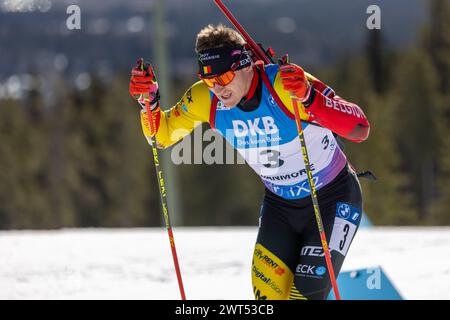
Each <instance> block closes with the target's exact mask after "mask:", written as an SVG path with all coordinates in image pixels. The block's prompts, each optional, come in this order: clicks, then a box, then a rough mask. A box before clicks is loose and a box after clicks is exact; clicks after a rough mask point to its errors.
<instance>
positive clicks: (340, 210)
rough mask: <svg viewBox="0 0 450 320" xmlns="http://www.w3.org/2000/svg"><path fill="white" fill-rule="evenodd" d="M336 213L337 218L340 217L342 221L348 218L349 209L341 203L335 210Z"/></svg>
mask: <svg viewBox="0 0 450 320" xmlns="http://www.w3.org/2000/svg"><path fill="white" fill-rule="evenodd" d="M337 212H338V214H339V216H341V217H342V218H344V219H347V218H348V217H350V213H351V208H350V206H349V205H348V204H346V203H341V204H340V205H339V206H338V208H337Z"/></svg>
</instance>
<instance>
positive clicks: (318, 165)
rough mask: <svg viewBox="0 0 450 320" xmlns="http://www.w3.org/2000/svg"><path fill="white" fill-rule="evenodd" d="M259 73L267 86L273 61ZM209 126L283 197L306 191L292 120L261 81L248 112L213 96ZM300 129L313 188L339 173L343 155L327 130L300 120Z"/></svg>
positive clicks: (304, 194) (296, 196)
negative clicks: (258, 99)
mask: <svg viewBox="0 0 450 320" xmlns="http://www.w3.org/2000/svg"><path fill="white" fill-rule="evenodd" d="M265 72H266V74H267V76H268V78H269V81H270V83H271V84H272V85H273V83H274V80H275V76H276V74H277V72H278V65H268V66H266V67H265ZM215 128H216V129H217V130H218V132H220V134H221V135H223V136H224V137H225V139H226V140H227V141H228V143H230V144H231V145H232V146H233V147H234V148H235V149H237V150H238V152H239V153H240V155H241V156H242V157H243V158H244V159H245V161H246V162H247V163H248V164H249V165H250V166H251V167H252V168H253V170H255V172H256V173H257V174H258V175H259V176H260V177H261V179H262V181H263V182H264V184H265V186H266V187H267V188H268V189H269V190H270V191H272V192H273V193H275V194H277V195H279V196H281V197H283V198H285V199H300V198H305V197H307V196H309V195H310V192H311V191H310V187H309V182H308V180H307V174H306V169H305V164H304V162H303V154H302V152H301V146H300V140H299V138H298V131H297V124H296V122H295V120H294V119H291V118H290V117H289V116H288V115H286V114H285V112H284V111H283V110H282V109H281V107H279V106H278V104H277V103H276V101H275V99H274V98H273V97H272V96H271V94H270V92H269V90H268V89H267V87H266V86H265V85H264V84H263V85H262V97H261V102H260V104H259V106H258V108H256V109H255V110H253V111H243V110H241V109H239V108H238V107H234V108H226V107H224V106H223V105H222V103H221V102H220V101H219V102H218V104H217V109H216V111H215ZM302 128H303V134H304V137H305V141H306V147H307V150H308V156H309V160H310V163H311V169H312V173H313V180H314V183H315V186H316V189H317V190H318V189H320V188H322V187H324V186H325V185H327V184H328V183H330V182H331V181H332V180H333V179H334V178H335V177H336V176H337V175H338V174H339V172H340V171H341V170H342V169H343V168H344V166H345V164H346V162H347V159H346V157H345V155H344V153H343V152H342V151H341V149H340V148H339V146H338V144H337V142H336V139H335V138H334V136H333V133H332V132H331V131H330V130H328V129H325V128H323V127H320V126H318V125H313V124H309V123H306V122H302Z"/></svg>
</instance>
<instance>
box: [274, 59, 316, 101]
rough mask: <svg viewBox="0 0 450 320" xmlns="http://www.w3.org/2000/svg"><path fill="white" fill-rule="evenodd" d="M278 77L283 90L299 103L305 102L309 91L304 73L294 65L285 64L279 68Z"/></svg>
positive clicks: (309, 86) (309, 87)
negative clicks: (294, 97)
mask: <svg viewBox="0 0 450 320" xmlns="http://www.w3.org/2000/svg"><path fill="white" fill-rule="evenodd" d="M280 77H281V83H282V84H283V88H284V89H285V90H286V91H289V92H290V93H291V95H293V96H296V97H297V98H298V99H299V100H300V101H301V102H303V101H306V100H307V99H308V97H309V93H310V91H311V85H310V84H309V83H308V79H307V78H306V75H305V71H303V69H302V68H301V67H299V66H297V65H296V64H293V63H287V64H283V65H282V66H280Z"/></svg>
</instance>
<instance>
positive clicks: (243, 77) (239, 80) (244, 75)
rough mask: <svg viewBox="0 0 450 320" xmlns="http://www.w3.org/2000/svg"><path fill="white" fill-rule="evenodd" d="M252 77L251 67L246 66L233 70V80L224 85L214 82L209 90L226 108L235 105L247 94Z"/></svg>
mask: <svg viewBox="0 0 450 320" xmlns="http://www.w3.org/2000/svg"><path fill="white" fill-rule="evenodd" d="M252 78H253V68H252V67H251V66H248V67H246V68H244V69H241V70H237V71H235V76H234V78H233V81H231V82H230V83H229V84H227V85H226V86H220V85H218V84H215V85H214V87H213V88H211V91H212V92H213V93H214V94H215V95H216V96H217V98H219V100H220V101H222V103H223V104H224V105H225V107H227V108H232V107H234V106H236V105H237V104H238V103H239V101H241V99H242V98H243V97H245V96H246V95H247V92H248V90H249V89H250V85H251V83H252Z"/></svg>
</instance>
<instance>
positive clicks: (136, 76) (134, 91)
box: [129, 58, 159, 110]
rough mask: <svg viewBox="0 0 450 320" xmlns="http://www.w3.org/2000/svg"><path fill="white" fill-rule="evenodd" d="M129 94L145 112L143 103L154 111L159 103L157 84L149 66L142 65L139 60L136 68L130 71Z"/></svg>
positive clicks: (142, 62)
mask: <svg viewBox="0 0 450 320" xmlns="http://www.w3.org/2000/svg"><path fill="white" fill-rule="evenodd" d="M129 90H130V94H131V95H132V96H133V98H135V99H136V100H137V101H138V102H139V104H140V105H141V106H142V107H143V108H144V110H145V102H149V103H150V105H151V109H152V110H153V109H155V108H156V107H157V106H158V103H159V91H158V82H157V81H156V76H155V72H154V71H153V68H152V66H151V64H148V63H146V64H144V60H143V59H142V58H141V59H139V60H138V61H137V67H136V68H133V69H131V79H130V88H129Z"/></svg>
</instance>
